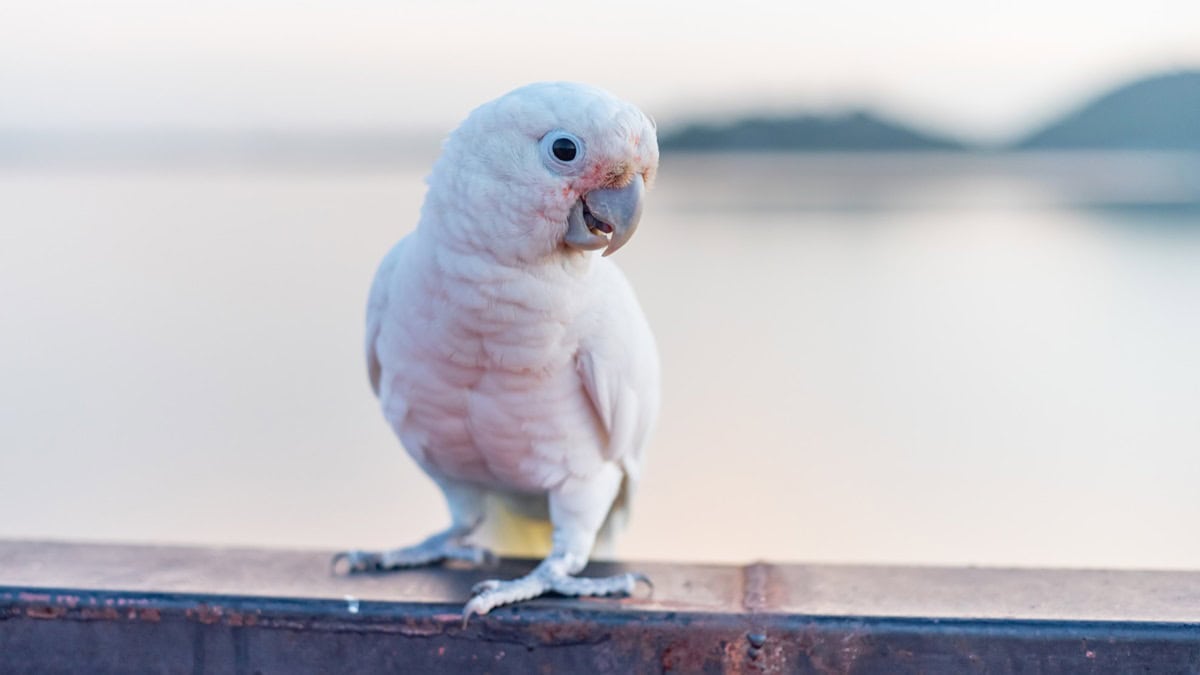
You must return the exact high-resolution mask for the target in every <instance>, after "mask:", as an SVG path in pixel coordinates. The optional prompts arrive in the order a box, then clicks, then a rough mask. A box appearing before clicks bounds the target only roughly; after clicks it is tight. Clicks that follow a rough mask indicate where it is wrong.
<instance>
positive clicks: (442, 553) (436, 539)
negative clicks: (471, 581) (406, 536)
mask: <svg viewBox="0 0 1200 675" xmlns="http://www.w3.org/2000/svg"><path fill="white" fill-rule="evenodd" d="M474 530H475V527H474V526H471V527H470V528H463V527H461V526H458V525H451V526H450V527H448V528H446V529H445V530H442V531H441V532H438V533H437V534H434V535H432V536H430V537H428V538H427V539H425V541H422V542H421V543H419V544H415V545H413V546H403V547H400V548H393V549H389V550H386V551H343V552H342V553H338V554H337V555H335V556H334V557H333V568H334V570H335V571H337V572H340V573H345V574H354V573H356V572H378V571H385V570H395V569H402V568H405V567H420V566H422V565H432V564H433V563H437V562H442V561H444V560H461V561H464V562H468V563H471V564H473V565H485V564H491V563H493V562H495V559H496V556H495V555H494V554H493V553H492V552H491V551H489V550H487V549H486V548H483V547H481V546H475V545H472V544H467V543H465V542H464V541H463V540H464V539H465V538H466V537H467V535H469V534H471V532H473V531H474Z"/></svg>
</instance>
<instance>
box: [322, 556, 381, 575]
mask: <svg viewBox="0 0 1200 675" xmlns="http://www.w3.org/2000/svg"><path fill="white" fill-rule="evenodd" d="M342 563H345V565H343V564H342ZM329 566H330V572H332V573H333V574H334V575H337V576H343V575H349V574H358V573H360V572H369V571H372V570H378V569H379V554H378V553H368V552H365V551H342V552H341V553H338V554H337V555H335V556H333V560H331V561H330V563H329Z"/></svg>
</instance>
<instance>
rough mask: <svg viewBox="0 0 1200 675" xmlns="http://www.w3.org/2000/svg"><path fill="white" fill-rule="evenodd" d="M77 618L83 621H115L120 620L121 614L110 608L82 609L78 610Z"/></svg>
mask: <svg viewBox="0 0 1200 675" xmlns="http://www.w3.org/2000/svg"><path fill="white" fill-rule="evenodd" d="M79 616H81V617H82V618H84V619H89V620H99V621H116V620H117V619H119V618H121V614H120V613H119V612H118V611H117V610H116V609H113V608H112V607H100V608H92V607H84V608H82V609H80V610H79Z"/></svg>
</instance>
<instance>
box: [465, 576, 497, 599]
mask: <svg viewBox="0 0 1200 675" xmlns="http://www.w3.org/2000/svg"><path fill="white" fill-rule="evenodd" d="M499 587H500V581H499V580H497V579H485V580H483V581H481V582H479V583H477V584H475V585H474V586H472V587H471V595H472V596H475V595H479V594H480V593H486V592H487V591H494V590H496V589H497V588H499Z"/></svg>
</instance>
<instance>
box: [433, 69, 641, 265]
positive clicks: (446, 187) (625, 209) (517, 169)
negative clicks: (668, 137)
mask: <svg viewBox="0 0 1200 675" xmlns="http://www.w3.org/2000/svg"><path fill="white" fill-rule="evenodd" d="M657 168H658V140H657V136H656V132H655V127H654V123H653V122H652V121H651V120H650V118H648V117H647V116H646V115H645V114H643V113H642V111H640V110H639V109H638V108H636V107H635V106H633V105H632V104H630V103H626V102H625V101H622V100H620V99H618V98H616V97H615V96H613V95H612V94H609V93H608V92H606V91H603V90H601V89H597V88H595V87H591V86H587V85H582V84H574V83H566V82H551V83H539V84H531V85H528V86H525V87H521V88H520V89H516V90H514V91H512V92H510V93H508V94H505V95H504V96H501V97H500V98H498V99H496V100H494V101H491V102H489V103H485V104H484V105H482V106H480V107H478V108H476V109H475V110H474V111H473V112H472V113H471V114H470V115H469V116H468V117H467V119H466V120H465V121H464V122H463V123H462V124H461V125H460V126H459V128H458V129H456V130H455V131H454V132H453V133H452V134H451V135H450V137H449V138H447V140H446V143H445V144H444V145H443V150H442V155H441V157H440V158H439V159H438V162H437V164H436V165H435V167H434V171H433V173H432V174H431V176H430V178H429V186H430V189H429V193H428V195H427V197H426V210H425V211H424V212H423V218H422V222H423V223H424V222H425V221H426V220H430V218H429V216H430V213H431V208H432V209H434V210H435V211H434V212H436V213H438V214H442V213H447V212H449V213H452V214H454V215H453V217H441V218H437V219H436V220H437V221H439V222H437V223H436V224H435V227H437V228H439V229H441V230H443V231H446V232H447V233H448V234H451V235H453V236H454V237H455V238H457V239H459V240H464V241H467V242H470V243H472V244H476V245H486V246H487V247H488V248H489V250H490V251H491V252H492V253H493V254H494V255H495V254H504V253H508V254H510V255H511V256H515V257H517V258H520V259H530V258H533V257H540V256H544V255H547V254H550V253H553V252H556V251H562V250H567V251H572V250H573V251H594V250H599V249H604V255H609V254H611V253H613V252H615V251H616V250H617V249H619V248H621V247H622V246H624V245H625V244H626V243H628V241H629V240H630V238H631V237H632V236H633V233H634V231H635V230H636V229H637V225H638V221H639V220H640V218H641V214H642V201H643V197H644V194H645V191H646V188H647V185H648V184H649V183H651V181H652V180H653V178H654V173H655V171H656V170H657Z"/></svg>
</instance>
